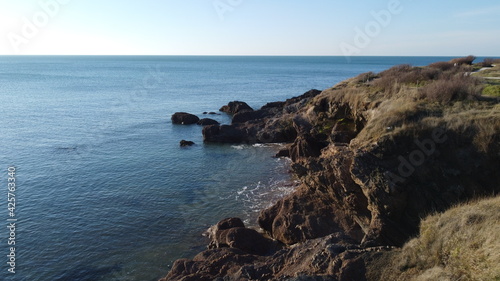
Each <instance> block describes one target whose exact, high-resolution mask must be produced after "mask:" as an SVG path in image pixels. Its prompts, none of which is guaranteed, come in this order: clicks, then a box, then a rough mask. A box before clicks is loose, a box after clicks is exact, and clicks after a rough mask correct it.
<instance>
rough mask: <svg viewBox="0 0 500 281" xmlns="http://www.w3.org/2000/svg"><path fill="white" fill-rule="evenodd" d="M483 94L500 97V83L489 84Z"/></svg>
mask: <svg viewBox="0 0 500 281" xmlns="http://www.w3.org/2000/svg"><path fill="white" fill-rule="evenodd" d="M483 95H485V96H491V97H500V85H489V86H486V87H485V88H484V89H483Z"/></svg>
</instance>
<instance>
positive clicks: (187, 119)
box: [171, 112, 200, 125]
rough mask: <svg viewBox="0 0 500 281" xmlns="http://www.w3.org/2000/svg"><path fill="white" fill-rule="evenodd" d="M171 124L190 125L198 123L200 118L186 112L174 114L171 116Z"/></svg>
mask: <svg viewBox="0 0 500 281" xmlns="http://www.w3.org/2000/svg"><path fill="white" fill-rule="evenodd" d="M171 119H172V123H174V124H179V125H191V124H196V123H197V122H198V121H200V118H198V116H196V115H194V114H190V113H187V112H176V113H175V114H173V115H172V118H171Z"/></svg>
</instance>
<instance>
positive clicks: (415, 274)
mask: <svg viewBox="0 0 500 281" xmlns="http://www.w3.org/2000/svg"><path fill="white" fill-rule="evenodd" d="M381 259H386V262H387V259H388V260H390V263H391V265H390V266H388V267H386V268H385V271H384V273H383V274H382V276H381V277H380V280H462V281H466V280H500V262H499V261H500V197H496V198H491V199H484V200H479V201H475V202H469V203H468V204H464V205H460V206H457V207H455V208H452V209H450V210H448V211H446V212H445V213H443V214H435V215H431V216H429V217H427V218H426V219H424V220H423V221H422V223H421V228H420V235H419V236H418V237H417V238H415V239H412V240H410V241H409V242H408V243H407V244H406V245H405V246H404V247H403V248H402V249H401V250H398V251H395V252H392V253H387V254H385V255H384V256H383V257H382V258H381Z"/></svg>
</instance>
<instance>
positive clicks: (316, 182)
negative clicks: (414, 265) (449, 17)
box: [161, 64, 500, 281]
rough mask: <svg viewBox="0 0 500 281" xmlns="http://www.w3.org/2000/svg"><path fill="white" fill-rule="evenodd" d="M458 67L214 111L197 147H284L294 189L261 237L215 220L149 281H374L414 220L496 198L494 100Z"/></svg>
mask: <svg viewBox="0 0 500 281" xmlns="http://www.w3.org/2000/svg"><path fill="white" fill-rule="evenodd" d="M441 65H442V64H441ZM468 67H469V66H468V65H460V64H458V65H457V64H454V66H453V67H448V65H447V67H446V69H445V68H443V67H439V66H438V65H434V66H433V65H430V66H429V67H411V66H396V67H393V68H391V69H389V70H387V71H384V72H381V73H379V74H374V73H365V74H362V75H359V76H358V77H355V78H352V79H349V80H347V81H344V82H341V83H339V84H338V85H336V86H334V87H333V88H331V89H327V90H324V91H318V90H311V91H309V92H307V93H304V94H303V95H301V96H298V97H295V98H291V99H288V100H286V101H283V102H272V103H268V104H266V105H265V106H263V107H262V108H260V109H258V110H254V109H252V108H250V107H249V106H248V105H247V104H245V103H244V102H231V103H229V104H228V105H227V106H224V107H223V108H221V111H223V112H226V113H228V114H231V115H232V123H231V124H230V125H220V124H212V125H207V126H204V127H203V137H204V140H205V142H211V143H248V144H253V143H288V146H287V148H286V149H284V150H282V151H280V152H279V153H278V154H277V156H279V157H289V158H291V159H292V165H291V170H292V172H293V175H294V177H296V178H297V179H299V180H300V182H301V185H300V186H299V187H298V188H297V189H296V191H295V192H293V193H292V194H290V195H289V196H286V197H285V198H283V199H281V200H279V201H278V202H276V203H275V204H274V205H273V206H272V207H270V208H268V209H266V210H262V212H261V213H260V216H259V218H258V224H259V226H260V228H261V229H262V233H260V232H257V231H256V230H253V229H249V228H246V227H245V225H244V224H243V223H242V222H241V220H239V219H237V218H228V219H224V220H222V221H221V222H219V223H218V224H217V225H215V226H213V227H212V228H211V229H210V230H209V237H210V239H211V243H210V245H209V246H208V249H207V250H206V251H204V252H202V253H200V254H198V255H197V256H196V257H194V258H193V259H192V260H187V259H181V260H178V261H176V262H175V263H174V265H173V266H172V269H171V271H170V273H169V274H168V275H167V276H166V277H165V278H163V279H161V280H162V281H166V280H183V281H188V280H380V278H381V276H382V271H383V270H382V269H383V268H384V267H385V266H387V265H386V264H385V263H384V259H385V257H386V256H387V255H386V254H387V253H391V252H393V251H396V250H397V249H399V248H400V247H402V246H403V245H404V244H405V243H406V242H407V241H408V240H409V239H410V238H412V237H415V236H416V235H418V233H419V225H420V221H421V219H422V218H424V217H425V216H427V215H429V214H432V213H434V212H443V211H445V210H447V209H449V208H450V207H452V206H453V205H455V204H457V203H459V202H464V201H468V200H471V199H475V198H480V197H486V196H493V195H496V194H498V192H499V191H500V186H499V184H498V183H499V182H500V174H499V173H498V167H500V106H499V104H500V101H499V100H498V99H497V98H486V97H483V96H481V95H480V94H479V93H480V88H481V81H479V80H477V79H475V78H473V77H470V76H466V75H464V73H467V72H468V71H470V69H469V68H468ZM191 119H193V118H191ZM172 120H174V118H173V119H172ZM175 120H176V122H180V123H182V122H184V121H182V120H180V121H179V119H176V118H175ZM196 122H198V120H195V119H193V120H189V122H188V123H196ZM397 270H401V271H407V270H411V268H406V269H405V268H402V269H397Z"/></svg>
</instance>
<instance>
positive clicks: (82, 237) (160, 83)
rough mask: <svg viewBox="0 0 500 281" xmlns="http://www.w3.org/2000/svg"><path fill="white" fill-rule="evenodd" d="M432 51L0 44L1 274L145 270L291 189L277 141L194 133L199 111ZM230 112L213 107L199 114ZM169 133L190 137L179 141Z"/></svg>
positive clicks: (138, 273)
mask: <svg viewBox="0 0 500 281" xmlns="http://www.w3.org/2000/svg"><path fill="white" fill-rule="evenodd" d="M448 59H449V58H436V57H356V58H352V60H351V62H350V63H347V61H346V60H345V58H343V57H0V98H1V106H0V116H1V122H0V137H1V138H0V157H1V158H0V168H1V170H0V179H1V181H0V206H1V211H0V221H3V222H4V223H3V224H4V226H3V227H1V228H0V238H1V240H2V241H0V256H1V257H3V258H0V264H1V266H0V270H1V273H0V279H2V280H50V281H52V280H72V281H80V280H93V281H95V280H157V279H158V278H160V277H162V276H163V275H165V274H166V273H167V272H168V269H169V267H170V266H171V264H172V262H173V261H174V260H175V259H178V258H182V257H188V258H189V257H192V256H193V255H194V254H195V253H196V252H199V251H201V250H202V249H203V248H204V246H205V245H206V241H205V238H203V237H202V235H201V234H202V232H203V231H204V230H205V229H206V228H207V227H209V226H210V225H212V224H214V223H216V222H217V221H219V220H220V219H222V218H225V217H228V216H239V217H241V218H243V219H244V220H245V221H246V222H247V223H248V224H249V225H255V218H256V216H257V214H258V213H257V212H258V211H259V210H260V209H262V208H264V207H266V206H268V205H269V204H270V203H271V202H272V201H274V200H277V198H278V197H279V196H282V195H283V194H286V193H287V192H290V191H291V189H292V188H291V187H290V186H289V180H290V179H289V176H288V174H287V170H288V163H287V161H286V160H280V159H274V158H272V157H271V156H272V155H274V153H275V152H276V150H277V149H278V146H275V145H270V146H263V145H255V146H246V145H205V144H203V141H202V136H201V127H199V126H196V125H195V126H175V125H172V124H171V122H170V116H171V114H173V113H174V112H176V111H187V112H191V113H194V114H197V115H199V116H200V117H202V116H203V115H202V112H204V111H217V110H218V109H219V108H220V107H221V106H222V105H224V104H227V102H229V101H232V100H243V101H246V102H247V103H249V104H250V105H251V106H253V107H255V108H258V107H260V106H262V105H264V104H265V103H267V102H270V101H278V100H285V99H287V98H290V97H292V96H297V95H300V94H302V93H304V92H306V91H308V90H310V89H312V88H316V89H325V88H328V87H331V86H333V85H334V84H336V83H338V82H340V81H342V80H344V79H346V78H349V77H352V76H355V75H357V74H359V73H362V72H367V71H375V72H378V71H381V70H384V69H386V68H389V67H391V66H393V65H396V64H403V63H409V64H413V65H426V64H428V63H431V62H434V61H438V60H448ZM210 117H213V118H215V119H217V120H219V121H220V122H222V123H229V122H230V118H229V117H228V116H225V115H217V116H215V117H214V116H210ZM181 139H187V140H192V141H194V142H195V143H196V145H195V146H194V147H191V148H185V149H183V148H180V147H179V141H180V140H181ZM9 166H15V167H16V169H17V173H16V179H17V181H16V183H17V190H16V192H15V196H16V197H15V198H16V203H17V205H16V210H15V216H16V217H15V218H17V219H18V221H17V223H16V233H15V234H16V236H15V239H16V240H15V241H16V245H15V247H16V252H15V253H16V269H15V271H16V273H15V274H11V273H8V272H7V270H8V268H9V266H8V265H7V261H8V258H7V257H6V256H7V255H8V254H9V246H8V245H7V241H8V240H7V238H8V236H9V230H8V229H7V227H6V226H7V219H8V218H9V216H8V211H7V168H8V167H9Z"/></svg>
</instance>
